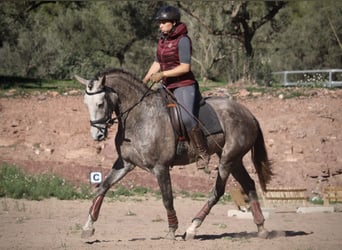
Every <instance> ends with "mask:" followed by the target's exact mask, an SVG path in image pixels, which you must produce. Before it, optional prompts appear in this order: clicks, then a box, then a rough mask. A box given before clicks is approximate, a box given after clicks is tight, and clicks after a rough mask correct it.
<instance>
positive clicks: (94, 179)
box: [90, 172, 102, 184]
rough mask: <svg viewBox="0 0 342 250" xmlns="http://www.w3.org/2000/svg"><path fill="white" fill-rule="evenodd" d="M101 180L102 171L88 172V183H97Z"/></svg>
mask: <svg viewBox="0 0 342 250" xmlns="http://www.w3.org/2000/svg"><path fill="white" fill-rule="evenodd" d="M101 182H102V173H100V172H90V183H92V184H98V183H101Z"/></svg>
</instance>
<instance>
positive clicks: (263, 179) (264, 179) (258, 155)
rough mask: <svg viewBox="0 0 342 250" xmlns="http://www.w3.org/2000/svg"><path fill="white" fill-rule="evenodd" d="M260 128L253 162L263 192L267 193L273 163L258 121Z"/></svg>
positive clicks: (253, 149)
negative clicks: (269, 157)
mask: <svg viewBox="0 0 342 250" xmlns="http://www.w3.org/2000/svg"><path fill="white" fill-rule="evenodd" d="M255 120H256V119H255ZM256 122H257V126H258V136H257V138H256V140H255V143H254V145H253V147H252V150H251V152H252V154H251V155H252V161H253V163H254V167H255V169H256V172H257V174H258V177H259V182H260V185H261V189H262V191H264V192H266V184H267V183H269V181H270V180H271V177H272V175H273V173H272V168H271V165H272V162H271V161H270V160H269V159H268V155H267V150H266V146H265V141H264V136H263V133H262V130H261V128H260V125H259V122H258V121H257V120H256Z"/></svg>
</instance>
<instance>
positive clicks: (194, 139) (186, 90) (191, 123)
mask: <svg viewBox="0 0 342 250" xmlns="http://www.w3.org/2000/svg"><path fill="white" fill-rule="evenodd" d="M197 91H198V90H197V88H196V84H193V85H190V86H185V87H179V88H177V89H175V90H174V91H173V93H174V95H175V97H176V99H177V102H178V103H179V104H180V111H181V116H182V120H183V123H184V126H185V128H186V130H187V132H188V135H189V139H190V141H191V143H193V144H194V146H195V148H196V150H197V155H198V159H197V167H198V168H199V169H204V168H205V169H208V163H209V154H208V147H207V143H206V140H205V137H204V135H203V133H202V131H201V130H200V128H199V127H198V122H197V110H198V107H197V106H196V104H197V103H198V101H197V99H196V98H197Z"/></svg>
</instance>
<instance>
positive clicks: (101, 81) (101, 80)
mask: <svg viewBox="0 0 342 250" xmlns="http://www.w3.org/2000/svg"><path fill="white" fill-rule="evenodd" d="M99 82H100V85H101V86H105V83H106V76H105V75H104V76H101V77H100V79H99Z"/></svg>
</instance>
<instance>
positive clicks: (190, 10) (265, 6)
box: [177, 1, 286, 75]
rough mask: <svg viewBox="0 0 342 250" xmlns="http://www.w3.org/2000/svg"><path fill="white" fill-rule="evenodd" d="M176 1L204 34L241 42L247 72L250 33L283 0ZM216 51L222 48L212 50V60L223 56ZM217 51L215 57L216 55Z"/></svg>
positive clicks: (280, 7)
mask: <svg viewBox="0 0 342 250" xmlns="http://www.w3.org/2000/svg"><path fill="white" fill-rule="evenodd" d="M177 4H178V6H179V7H180V8H181V9H182V10H183V11H184V12H185V13H187V14H188V15H189V16H190V17H191V18H193V19H195V20H196V22H197V23H198V24H199V26H200V27H202V28H203V29H205V30H206V31H207V33H208V34H210V35H213V36H215V37H216V38H218V39H216V40H222V38H225V39H227V38H228V39H236V40H238V41H239V42H240V43H241V44H243V47H244V49H245V55H246V61H245V62H246V63H245V66H246V67H245V68H246V71H245V75H248V72H249V70H250V63H251V62H252V59H253V54H254V51H253V46H252V39H253V38H254V35H255V34H256V32H257V30H259V29H260V28H261V27H262V26H263V25H265V24H266V23H267V22H270V21H272V20H273V19H274V17H275V15H276V14H277V13H278V12H279V10H280V9H282V8H284V7H285V5H286V2H284V1H265V2H261V3H260V2H250V1H241V2H235V1H219V2H217V1H214V2H207V1H206V2H193V3H188V2H180V1H178V2H177ZM204 5H205V6H204ZM228 39H227V40H228ZM221 44H222V43H221ZM205 47H206V48H208V47H210V46H205ZM218 51H220V52H222V50H221V49H219V48H217V53H213V54H214V55H215V56H213V57H212V63H215V62H218V61H219V60H218V58H224V57H225V56H224V55H223V54H222V53H219V52H218ZM218 53H219V55H220V56H219V57H217V55H218ZM208 65H210V67H212V65H211V64H208ZM202 72H203V70H202Z"/></svg>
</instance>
